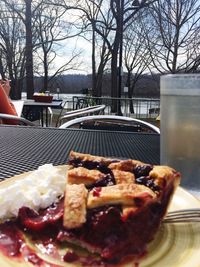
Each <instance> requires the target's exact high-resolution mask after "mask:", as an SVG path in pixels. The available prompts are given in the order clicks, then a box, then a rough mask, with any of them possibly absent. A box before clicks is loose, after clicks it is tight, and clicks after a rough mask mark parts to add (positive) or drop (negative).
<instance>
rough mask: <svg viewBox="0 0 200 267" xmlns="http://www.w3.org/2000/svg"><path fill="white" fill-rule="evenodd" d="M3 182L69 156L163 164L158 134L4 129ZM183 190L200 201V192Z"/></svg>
mask: <svg viewBox="0 0 200 267" xmlns="http://www.w3.org/2000/svg"><path fill="white" fill-rule="evenodd" d="M0 145H1V149H0V180H3V179H5V178H9V177H11V176H14V175H16V174H20V173H23V172H26V171H31V170H34V169H37V168H38V166H40V165H43V164H45V163H52V164H54V165H62V164H66V162H67V159H68V155H69V152H70V151H71V150H74V151H76V152H82V153H90V154H93V155H100V156H108V157H113V158H122V159H127V158H132V159H137V160H141V161H143V162H146V163H150V164H159V162H160V136H159V135H158V134H147V133H146V134H145V133H131V132H116V131H115V132H112V131H103V130H102V131H96V130H83V129H59V128H42V127H27V126H5V125H0ZM182 186H183V187H184V188H185V189H187V190H189V191H190V192H192V193H194V194H195V195H196V196H199V197H200V190H199V189H194V188H191V187H190V185H187V184H182Z"/></svg>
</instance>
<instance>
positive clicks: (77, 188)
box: [63, 184, 88, 229]
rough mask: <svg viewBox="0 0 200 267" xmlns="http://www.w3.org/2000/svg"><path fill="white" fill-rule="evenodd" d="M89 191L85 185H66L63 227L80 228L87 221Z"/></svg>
mask: <svg viewBox="0 0 200 267" xmlns="http://www.w3.org/2000/svg"><path fill="white" fill-rule="evenodd" d="M87 194H88V192H87V189H86V188H85V186H84V185H83V184H80V185H76V184H73V185H68V184H67V185H66V188H65V201H64V215H63V225H64V227H66V228H69V229H72V228H78V227H80V226H81V225H82V224H83V223H85V221H86V201H87Z"/></svg>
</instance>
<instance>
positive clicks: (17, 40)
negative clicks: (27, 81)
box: [0, 2, 25, 99]
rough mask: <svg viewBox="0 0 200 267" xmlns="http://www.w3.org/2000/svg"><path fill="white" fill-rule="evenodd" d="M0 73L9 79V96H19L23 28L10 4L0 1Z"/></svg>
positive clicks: (23, 42) (23, 69)
mask: <svg viewBox="0 0 200 267" xmlns="http://www.w3.org/2000/svg"><path fill="white" fill-rule="evenodd" d="M0 6H1V13H0V40H1V41H0V57H1V59H0V73H1V76H2V77H3V78H9V79H10V80H11V97H12V98H13V99H20V98H21V91H22V88H23V79H24V72H25V40H24V36H25V29H24V27H23V25H22V24H21V19H20V17H19V16H18V14H16V13H15V12H14V11H13V9H12V8H10V6H7V5H6V4H5V3H4V2H1V3H0Z"/></svg>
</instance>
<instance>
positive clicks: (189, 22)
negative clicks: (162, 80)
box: [143, 0, 200, 73]
mask: <svg viewBox="0 0 200 267" xmlns="http://www.w3.org/2000/svg"><path fill="white" fill-rule="evenodd" d="M150 11H151V12H150V16H149V15H148V16H147V19H146V21H144V27H143V32H144V33H145V34H146V42H147V45H148V47H149V51H150V53H151V59H152V67H153V68H154V69H155V70H157V71H159V72H160V73H166V72H170V73H177V72H191V71H196V70H197V69H198V66H199V63H200V61H199V59H200V57H199V52H200V51H199V42H198V41H197V40H198V39H197V36H199V29H200V3H199V1H198V0H187V1H185V0H174V1H164V0H158V1H157V2H155V3H154V5H153V6H152V8H151V9H150ZM149 22H150V23H149Z"/></svg>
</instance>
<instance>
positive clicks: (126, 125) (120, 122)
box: [59, 115, 160, 134]
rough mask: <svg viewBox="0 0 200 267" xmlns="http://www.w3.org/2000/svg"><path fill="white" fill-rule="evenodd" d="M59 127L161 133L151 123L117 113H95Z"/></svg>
mask: <svg viewBox="0 0 200 267" xmlns="http://www.w3.org/2000/svg"><path fill="white" fill-rule="evenodd" d="M59 128H61V129H65V128H84V129H94V130H112V131H131V132H146V133H157V134H160V129H159V128H158V127H156V126H155V125H153V124H151V123H148V122H146V121H142V120H138V119H135V118H130V117H123V116H115V115H93V116H86V117H81V118H76V119H73V120H70V121H68V122H66V123H64V124H62V125H61V126H60V127H59Z"/></svg>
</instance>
